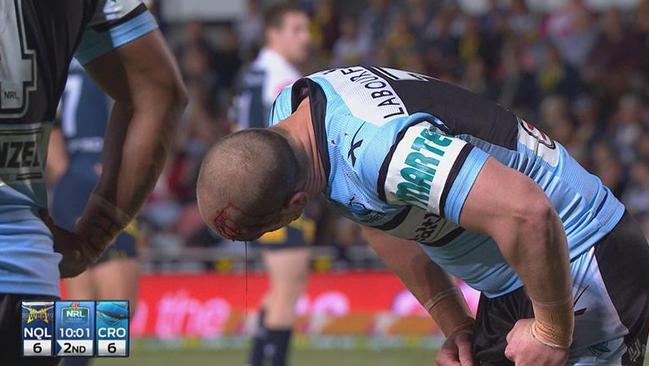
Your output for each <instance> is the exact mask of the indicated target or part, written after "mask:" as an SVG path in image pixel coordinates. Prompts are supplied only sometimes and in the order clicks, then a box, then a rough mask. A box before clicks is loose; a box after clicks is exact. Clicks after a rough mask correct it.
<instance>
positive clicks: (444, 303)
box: [424, 287, 475, 337]
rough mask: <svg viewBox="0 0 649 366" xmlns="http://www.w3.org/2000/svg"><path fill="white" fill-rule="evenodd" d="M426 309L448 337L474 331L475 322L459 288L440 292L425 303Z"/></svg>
mask: <svg viewBox="0 0 649 366" xmlns="http://www.w3.org/2000/svg"><path fill="white" fill-rule="evenodd" d="M424 307H425V308H426V310H427V311H428V313H429V314H430V315H431V316H432V317H433V320H435V322H436V323H437V325H438V326H439V328H440V329H441V330H442V333H444V335H445V336H446V337H450V336H452V335H455V334H458V333H459V332H467V331H471V332H472V331H473V324H474V322H475V320H474V319H473V317H472V316H471V312H470V311H469V309H468V307H467V306H466V301H465V300H464V296H463V295H462V292H461V291H460V289H459V288H457V287H452V288H449V289H447V290H444V291H440V292H438V293H437V294H435V296H433V297H432V298H431V299H429V300H428V301H426V303H424Z"/></svg>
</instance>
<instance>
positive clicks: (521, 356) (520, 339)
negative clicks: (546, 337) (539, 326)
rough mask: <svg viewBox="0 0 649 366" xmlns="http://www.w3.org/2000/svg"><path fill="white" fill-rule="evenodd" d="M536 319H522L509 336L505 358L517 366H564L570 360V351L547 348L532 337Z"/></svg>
mask: <svg viewBox="0 0 649 366" xmlns="http://www.w3.org/2000/svg"><path fill="white" fill-rule="evenodd" d="M533 323H534V319H521V320H519V321H517V322H516V324H514V328H512V330H511V331H510V332H509V333H508V334H507V347H506V348H505V357H507V358H508V359H509V360H510V361H513V362H514V363H515V364H516V366H528V365H543V366H560V365H561V366H563V365H565V364H566V361H567V360H568V350H567V349H560V348H554V347H550V346H547V345H545V344H543V343H541V342H539V341H538V340H537V339H535V338H534V336H532V324H533Z"/></svg>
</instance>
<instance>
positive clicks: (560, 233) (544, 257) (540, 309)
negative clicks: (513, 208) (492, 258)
mask: <svg viewBox="0 0 649 366" xmlns="http://www.w3.org/2000/svg"><path fill="white" fill-rule="evenodd" d="M516 225H517V227H518V229H517V230H516V229H514V230H512V232H515V233H516V234H515V235H514V236H513V237H512V238H510V239H509V242H508V241H507V239H503V243H502V244H501V245H500V246H501V248H502V249H501V250H502V251H503V255H504V256H505V258H506V259H507V261H508V262H509V264H510V265H511V266H512V267H513V268H514V270H515V271H516V272H517V273H518V275H519V276H520V278H521V280H522V281H523V284H524V285H525V290H526V292H527V295H528V296H529V298H530V300H531V301H532V306H533V307H534V314H535V319H536V324H535V327H534V328H533V332H534V335H535V336H537V338H539V340H541V341H543V343H546V344H548V345H552V346H556V347H559V348H567V347H568V346H569V345H570V344H571V342H572V333H573V327H574V313H573V310H572V305H573V300H572V278H571V275H570V267H569V257H568V245H567V242H566V236H565V233H564V229H563V225H562V223H561V221H560V219H559V217H558V216H557V213H556V212H555V211H554V209H549V210H540V212H539V214H536V215H530V216H529V217H528V218H527V219H525V220H523V221H521V222H518V223H517V224H516Z"/></svg>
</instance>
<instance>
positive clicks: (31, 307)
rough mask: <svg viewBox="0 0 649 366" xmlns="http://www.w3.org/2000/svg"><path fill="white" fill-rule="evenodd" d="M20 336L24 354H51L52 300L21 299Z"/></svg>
mask: <svg viewBox="0 0 649 366" xmlns="http://www.w3.org/2000/svg"><path fill="white" fill-rule="evenodd" d="M21 318H22V332H23V334H22V336H23V355H24V356H52V341H53V340H54V302H53V301H23V303H22V316H21Z"/></svg>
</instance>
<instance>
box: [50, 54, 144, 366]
mask: <svg viewBox="0 0 649 366" xmlns="http://www.w3.org/2000/svg"><path fill="white" fill-rule="evenodd" d="M111 106H112V101H111V100H110V98H108V97H107V96H106V94H104V92H103V91H102V90H101V89H100V88H99V86H98V85H97V84H95V82H94V81H92V79H91V78H90V77H89V76H88V74H86V72H85V71H84V70H83V68H82V67H81V65H79V64H78V63H77V62H73V63H72V65H71V67H70V73H69V74H68V81H67V82H66V84H65V91H64V93H63V98H62V99H61V103H60V106H59V113H58V115H59V117H58V118H57V122H58V123H57V124H55V126H54V129H52V132H51V134H50V145H49V149H48V155H47V158H48V159H47V173H48V174H47V176H48V180H49V181H50V182H51V183H54V184H55V185H54V189H53V191H52V193H53V194H52V199H51V208H50V213H51V215H52V218H53V219H54V222H56V223H57V224H58V225H60V226H61V227H62V228H64V229H66V230H74V225H75V224H76V222H77V220H78V219H79V216H80V215H81V213H82V212H83V208H84V206H85V205H86V202H87V201H88V198H90V195H91V194H92V190H93V189H94V188H95V185H96V184H97V182H98V181H99V176H100V174H101V171H102V169H101V152H102V150H103V146H104V134H105V133H106V124H107V123H108V116H109V112H110V107H111ZM137 236H138V235H137V224H136V222H135V221H132V222H131V224H129V225H128V226H127V227H126V228H125V229H124V231H122V232H121V233H120V234H119V235H117V237H116V238H115V241H114V242H113V243H112V244H111V245H110V246H109V247H108V248H107V249H106V251H104V253H103V254H102V255H101V257H99V260H98V261H97V262H96V263H95V264H91V266H90V268H88V269H87V270H86V271H85V272H83V273H81V274H80V275H78V276H76V277H73V278H68V279H66V280H65V289H66V294H67V298H69V299H76V300H110V299H125V300H129V309H130V311H131V314H132V313H133V312H134V311H135V309H136V300H137V283H138V273H139V263H138V260H137V246H136V245H137V243H136V242H137ZM90 360H91V359H90V358H88V357H71V358H66V359H65V360H64V362H63V366H85V365H88V364H89V362H90Z"/></svg>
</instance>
